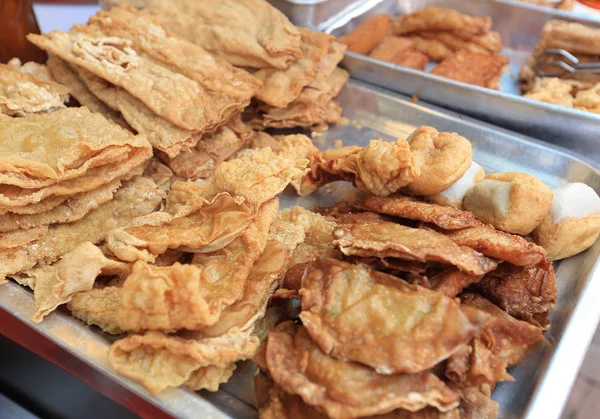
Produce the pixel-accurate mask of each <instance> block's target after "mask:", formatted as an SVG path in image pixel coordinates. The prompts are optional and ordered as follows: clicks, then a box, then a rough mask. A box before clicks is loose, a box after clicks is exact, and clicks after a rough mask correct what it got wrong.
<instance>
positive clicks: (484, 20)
mask: <svg viewBox="0 0 600 419" xmlns="http://www.w3.org/2000/svg"><path fill="white" fill-rule="evenodd" d="M491 27H492V20H491V19H490V18H489V17H488V16H468V15H464V14H462V13H459V12H457V11H456V10H452V9H444V8H440V7H426V8H424V9H421V10H418V11H416V12H414V13H411V14H408V15H404V16H398V17H396V18H394V19H393V20H392V31H393V33H394V35H406V34H410V33H414V32H422V31H450V32H458V33H462V34H465V35H467V36H469V37H472V36H476V35H484V34H486V33H488V32H489V31H490V29H491Z"/></svg>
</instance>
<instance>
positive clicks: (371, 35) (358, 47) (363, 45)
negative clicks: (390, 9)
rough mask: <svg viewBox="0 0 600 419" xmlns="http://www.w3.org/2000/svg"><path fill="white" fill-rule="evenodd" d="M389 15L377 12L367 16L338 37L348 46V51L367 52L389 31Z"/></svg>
mask: <svg viewBox="0 0 600 419" xmlns="http://www.w3.org/2000/svg"><path fill="white" fill-rule="evenodd" d="M390 24H391V18H390V16H389V15H384V14H378V15H373V16H371V17H369V18H368V19H367V20H365V21H364V22H362V23H361V24H360V25H359V26H357V27H356V28H354V29H353V30H352V31H351V32H350V33H348V34H346V35H344V36H341V37H339V38H338V41H340V42H341V43H343V44H346V45H347V46H348V51H352V52H356V53H357V54H369V53H370V52H371V51H372V50H373V48H375V46H376V45H377V44H379V43H380V42H381V41H382V40H383V39H384V38H385V37H386V35H388V33H389V32H390V29H391V28H390Z"/></svg>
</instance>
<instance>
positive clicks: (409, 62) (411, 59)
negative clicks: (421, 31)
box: [390, 48, 429, 71]
mask: <svg viewBox="0 0 600 419" xmlns="http://www.w3.org/2000/svg"><path fill="white" fill-rule="evenodd" d="M390 62H392V63H394V64H398V65H401V66H403V67H409V68H414V69H415V70H421V71H424V70H425V67H427V63H428V62H429V57H427V55H425V54H423V53H422V52H420V51H417V50H416V49H413V48H409V49H406V50H404V51H400V52H398V53H397V54H396V55H394V56H393V57H392V59H391V60H390Z"/></svg>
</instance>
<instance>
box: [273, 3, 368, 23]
mask: <svg viewBox="0 0 600 419" xmlns="http://www.w3.org/2000/svg"><path fill="white" fill-rule="evenodd" d="M362 2H363V0H269V3H271V4H272V5H273V6H275V7H277V8H278V9H279V10H281V11H282V12H283V13H284V14H285V15H286V16H287V17H288V18H289V19H290V20H291V21H292V23H294V25H297V26H303V27H306V28H311V29H316V30H322V29H323V28H325V27H327V26H329V25H330V24H331V23H332V22H333V21H335V20H336V19H337V17H339V16H342V15H344V14H345V13H348V12H349V11H350V10H352V8H354V7H356V6H357V5H359V4H361V3H362Z"/></svg>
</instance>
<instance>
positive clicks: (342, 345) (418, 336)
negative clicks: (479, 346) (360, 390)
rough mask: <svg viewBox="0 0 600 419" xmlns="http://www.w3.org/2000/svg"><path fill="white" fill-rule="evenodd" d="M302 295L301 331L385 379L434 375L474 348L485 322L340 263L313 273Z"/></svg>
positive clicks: (431, 295) (322, 264) (315, 267)
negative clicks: (423, 373) (452, 358)
mask: <svg viewBox="0 0 600 419" xmlns="http://www.w3.org/2000/svg"><path fill="white" fill-rule="evenodd" d="M300 295H301V297H302V312H301V313H300V319H301V320H302V324H303V325H304V327H306V329H307V330H308V332H309V333H310V335H311V337H312V338H313V340H314V341H315V342H316V343H317V345H319V347H320V348H321V350H323V352H325V353H326V354H329V355H331V356H333V357H335V358H338V359H343V360H346V361H356V362H360V363H362V364H365V365H368V366H370V367H371V368H374V369H375V370H376V371H377V372H378V373H380V374H395V373H417V372H421V371H425V370H428V369H429V368H431V367H433V366H434V365H436V364H438V363H439V362H441V361H442V360H444V359H446V358H448V357H449V356H450V355H452V353H454V352H455V351H456V350H457V349H458V348H459V347H460V345H462V344H466V343H467V342H469V341H470V340H471V339H472V338H473V337H474V336H475V335H476V334H477V333H478V331H479V330H480V329H481V327H482V326H483V325H484V324H485V319H486V317H485V316H479V317H478V316H476V315H473V316H467V315H465V314H464V313H463V312H462V311H461V309H460V306H459V304H457V303H456V302H454V301H453V300H451V299H450V298H447V297H445V296H443V295H442V294H439V293H436V292H433V291H430V290H427V289H425V288H422V287H417V286H413V285H409V284H407V283H405V282H404V281H400V280H398V278H396V277H393V276H390V275H386V274H383V273H380V272H377V271H375V270H372V269H369V268H368V267H366V266H364V265H351V264H348V263H345V262H340V261H337V260H334V259H320V260H319V261H317V262H315V263H313V264H311V265H310V266H309V268H308V270H307V274H306V275H305V276H304V278H303V279H302V288H301V289H300ZM382 301H385V303H383V304H382ZM353 313H354V314H353ZM358 313H361V314H358ZM474 314H476V313H474ZM409 325H410V326H409Z"/></svg>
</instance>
